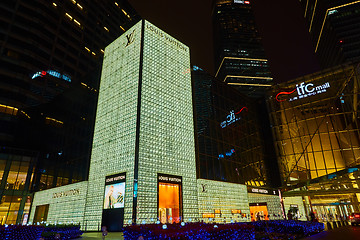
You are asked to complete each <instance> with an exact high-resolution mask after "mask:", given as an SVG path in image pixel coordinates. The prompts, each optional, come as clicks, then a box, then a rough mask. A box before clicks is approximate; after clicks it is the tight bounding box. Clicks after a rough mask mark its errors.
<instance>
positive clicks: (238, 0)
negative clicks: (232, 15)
mask: <svg viewBox="0 0 360 240" xmlns="http://www.w3.org/2000/svg"><path fill="white" fill-rule="evenodd" d="M234 3H241V4H250V1H242V0H234Z"/></svg>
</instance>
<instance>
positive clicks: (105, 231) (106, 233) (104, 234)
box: [101, 226, 108, 240]
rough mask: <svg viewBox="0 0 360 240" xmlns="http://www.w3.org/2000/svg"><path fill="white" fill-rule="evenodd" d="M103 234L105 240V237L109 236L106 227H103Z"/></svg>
mask: <svg viewBox="0 0 360 240" xmlns="http://www.w3.org/2000/svg"><path fill="white" fill-rule="evenodd" d="M101 232H102V239H103V240H104V239H105V237H106V236H107V235H108V231H107V228H106V226H102V227H101Z"/></svg>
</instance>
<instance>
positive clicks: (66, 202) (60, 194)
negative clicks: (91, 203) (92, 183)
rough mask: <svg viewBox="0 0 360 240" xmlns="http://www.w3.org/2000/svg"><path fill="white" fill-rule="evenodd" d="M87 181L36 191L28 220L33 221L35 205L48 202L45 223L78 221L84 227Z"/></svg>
mask: <svg viewBox="0 0 360 240" xmlns="http://www.w3.org/2000/svg"><path fill="white" fill-rule="evenodd" d="M87 184H88V182H87V181H84V182H79V183H74V184H69V185H66V186H62V187H57V188H52V189H48V190H44V191H40V192H36V193H35V195H34V200H33V203H32V207H31V212H30V218H29V222H33V219H34V215H35V209H36V206H40V205H45V204H49V212H48V215H47V220H46V222H47V223H55V222H57V223H60V222H61V223H70V222H74V223H80V224H81V226H82V227H84V222H83V217H84V209H85V200H86V189H87Z"/></svg>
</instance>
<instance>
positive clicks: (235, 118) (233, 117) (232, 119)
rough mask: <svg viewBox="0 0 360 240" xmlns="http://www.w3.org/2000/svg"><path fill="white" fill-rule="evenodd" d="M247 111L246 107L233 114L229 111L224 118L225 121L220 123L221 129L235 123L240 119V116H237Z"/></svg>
mask: <svg viewBox="0 0 360 240" xmlns="http://www.w3.org/2000/svg"><path fill="white" fill-rule="evenodd" d="M243 110H246V111H248V108H247V107H243V108H241V109H240V110H239V111H238V112H235V111H234V110H231V111H230V114H229V115H227V116H226V121H223V122H221V123H220V127H221V128H226V127H227V126H229V125H231V124H233V123H234V122H237V121H239V120H240V119H241V116H239V114H240V113H241V112H242V111H243Z"/></svg>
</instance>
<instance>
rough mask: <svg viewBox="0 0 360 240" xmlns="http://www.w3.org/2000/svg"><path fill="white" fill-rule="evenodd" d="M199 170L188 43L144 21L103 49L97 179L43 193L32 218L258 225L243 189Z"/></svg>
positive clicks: (95, 226) (87, 225) (93, 166)
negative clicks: (201, 176) (204, 175)
mask: <svg viewBox="0 0 360 240" xmlns="http://www.w3.org/2000/svg"><path fill="white" fill-rule="evenodd" d="M196 174H197V172H196V157H195V137H194V116H193V94H192V85H191V71H190V53H189V48H188V47H187V46H186V45H184V44H183V43H181V42H179V41H178V40H176V39H174V38H173V37H171V36H170V35H168V34H167V33H165V32H164V31H162V30H161V29H159V28H157V27H155V26H154V25H153V24H151V23H149V22H148V21H145V20H141V21H140V22H138V23H137V24H135V25H134V26H133V27H132V28H130V29H129V30H128V31H126V32H125V33H124V34H123V35H122V36H121V37H119V38H118V39H117V40H115V41H114V42H113V43H111V44H110V45H109V46H108V47H107V48H106V49H105V55H104V64H103V70H102V76H101V83H100V92H99V101H98V107H97V115H96V122H95V132H94V141H93V149H92V156H91V163H90V172H89V180H88V181H84V182H79V183H75V184H70V185H66V186H62V187H59V188H53V189H49V190H45V191H41V192H37V193H36V194H35V197H34V201H33V205H32V210H31V214H30V221H31V222H41V221H47V222H53V223H54V222H62V223H64V222H71V221H73V222H80V224H81V226H82V229H83V230H87V231H89V230H90V231H96V230H99V227H101V226H103V225H105V226H107V227H108V229H109V230H110V231H120V230H121V229H122V227H123V226H124V225H129V224H143V223H155V222H159V223H160V222H161V223H164V224H165V223H179V222H193V221H200V220H204V221H217V222H224V221H225V222H231V221H250V218H251V217H250V215H251V213H250V208H249V200H248V189H247V187H246V186H245V185H243V184H237V183H229V182H222V181H214V180H208V179H198V178H197V175H196ZM257 192H258V193H259V192H260V193H263V191H257ZM260 195H261V194H260ZM272 197H273V199H277V200H279V196H278V195H277V194H276V193H275V195H274V196H272ZM278 202H280V201H278ZM278 206H279V204H278Z"/></svg>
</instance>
